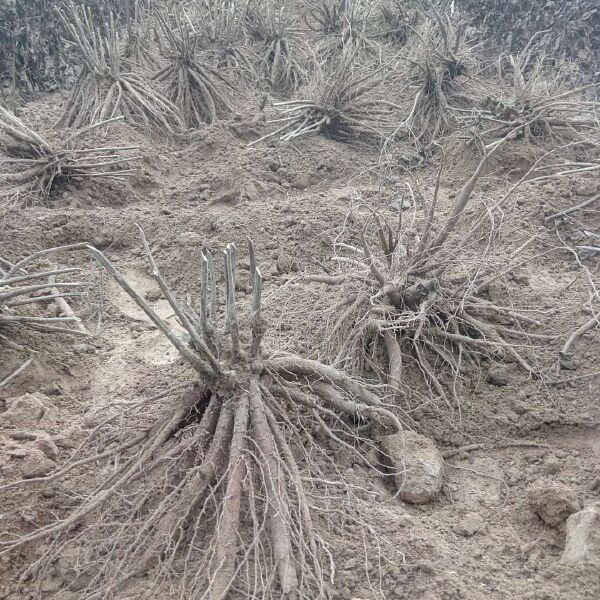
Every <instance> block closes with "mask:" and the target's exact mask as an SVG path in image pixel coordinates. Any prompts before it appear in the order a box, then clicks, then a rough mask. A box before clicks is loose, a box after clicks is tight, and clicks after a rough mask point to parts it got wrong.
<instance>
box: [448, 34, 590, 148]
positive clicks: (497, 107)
mask: <svg viewBox="0 0 600 600" xmlns="http://www.w3.org/2000/svg"><path fill="white" fill-rule="evenodd" d="M534 37H535V36H534ZM533 39H534V38H532V40H533ZM531 51H532V49H531V48H530V47H528V48H526V49H525V50H524V51H523V53H522V54H520V55H519V56H517V57H514V56H510V57H509V58H508V62H509V64H510V69H511V70H512V84H513V85H512V94H511V96H510V97H509V98H492V97H488V98H487V99H486V100H485V101H484V103H483V105H482V109H481V110H480V111H472V110H471V111H467V110H464V111H460V113H461V114H460V116H461V120H462V121H464V122H465V123H467V124H470V125H471V126H472V127H473V128H474V129H475V131H476V135H477V137H478V138H479V139H481V140H482V143H483V144H484V145H485V148H486V150H490V149H492V148H493V147H494V146H495V145H496V144H498V143H499V142H498V140H499V139H502V138H504V137H506V136H510V137H511V139H523V140H525V142H527V143H532V142H535V141H536V140H539V139H541V138H552V139H555V140H558V141H559V142H561V141H562V142H565V141H572V140H583V139H585V138H586V137H588V136H589V135H590V133H592V132H593V131H595V130H597V127H598V114H597V113H598V110H597V102H594V101H588V100H585V99H584V92H586V90H590V89H592V88H595V87H597V84H589V85H586V86H581V87H575V88H572V89H566V90H565V89H564V88H562V89H561V83H560V79H561V77H560V75H559V76H556V77H555V78H554V79H553V80H552V79H551V78H550V77H549V74H548V73H547V72H546V69H544V67H543V57H542V58H539V59H537V61H535V62H534V64H533V65H531V64H529V63H530V57H531Z"/></svg>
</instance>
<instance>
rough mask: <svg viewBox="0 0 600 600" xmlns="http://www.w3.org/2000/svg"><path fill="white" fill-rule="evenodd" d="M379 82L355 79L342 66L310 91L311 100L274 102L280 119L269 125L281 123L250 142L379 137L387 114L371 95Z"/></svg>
mask: <svg viewBox="0 0 600 600" xmlns="http://www.w3.org/2000/svg"><path fill="white" fill-rule="evenodd" d="M380 83H381V80H380V79H379V78H378V77H377V75H373V74H369V75H367V76H366V77H363V78H358V77H356V75H354V74H353V72H352V71H351V69H350V67H349V66H348V65H342V66H341V67H339V68H338V69H337V70H335V71H334V72H333V73H332V74H331V75H330V76H329V77H324V78H323V81H320V82H319V84H318V85H315V86H314V87H313V88H312V90H311V91H310V92H309V95H310V96H312V99H308V98H307V99H305V100H302V99H300V100H289V101H286V102H276V103H275V104H274V106H275V108H277V109H278V110H279V111H281V113H282V116H281V117H279V118H277V119H274V120H272V121H271V123H277V124H280V123H283V124H282V125H280V127H278V128H277V129H276V130H275V131H273V132H271V133H269V134H267V135H265V136H263V137H262V138H260V139H259V140H256V141H254V142H252V143H253V144H256V143H258V142H260V141H262V140H265V139H270V138H272V137H275V136H278V138H279V140H280V141H282V142H289V141H292V140H294V139H297V138H299V137H302V136H305V135H310V134H323V135H325V136H326V137H328V138H331V139H333V140H336V141H340V142H356V141H357V140H361V139H362V140H366V139H368V138H378V137H380V135H381V133H380V130H379V129H378V126H381V125H382V124H383V119H382V117H383V116H384V115H386V114H388V112H389V110H388V108H387V107H386V106H385V105H384V104H383V103H382V102H380V101H379V100H378V98H377V96H376V95H375V94H374V90H376V88H377V87H378V86H379V84H380Z"/></svg>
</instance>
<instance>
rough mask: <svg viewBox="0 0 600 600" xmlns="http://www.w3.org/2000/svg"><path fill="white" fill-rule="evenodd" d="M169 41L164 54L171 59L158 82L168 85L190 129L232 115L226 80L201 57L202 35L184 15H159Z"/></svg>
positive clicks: (158, 74) (171, 99)
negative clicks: (200, 36) (199, 36)
mask: <svg viewBox="0 0 600 600" xmlns="http://www.w3.org/2000/svg"><path fill="white" fill-rule="evenodd" d="M157 19H158V22H159V25H160V28H161V32H162V35H163V37H164V39H165V41H166V46H165V47H163V54H164V56H165V58H167V60H168V64H167V66H166V67H164V68H163V69H161V70H160V71H159V72H158V73H157V74H156V75H155V77H154V78H155V79H156V80H157V81H159V82H161V83H164V84H166V85H167V88H168V96H169V99H170V101H171V102H172V103H173V104H174V105H175V106H177V107H178V108H179V110H180V112H181V114H182V116H183V119H184V121H185V124H186V126H187V127H188V128H193V127H198V126H199V125H200V124H201V123H214V122H215V121H216V120H217V118H218V117H220V116H222V115H225V114H227V113H230V112H232V109H231V107H230V106H229V101H228V99H227V98H226V94H225V90H224V88H225V87H231V85H230V84H229V83H228V82H227V81H226V79H225V78H224V77H223V76H222V75H220V74H219V72H218V71H217V70H215V69H212V68H211V67H210V66H209V65H207V64H204V63H203V61H202V60H201V59H200V57H199V56H198V54H197V44H198V35H197V34H196V32H195V31H191V30H190V26H189V24H188V23H187V22H186V20H185V17H184V15H183V14H182V13H175V14H173V15H163V14H161V13H157Z"/></svg>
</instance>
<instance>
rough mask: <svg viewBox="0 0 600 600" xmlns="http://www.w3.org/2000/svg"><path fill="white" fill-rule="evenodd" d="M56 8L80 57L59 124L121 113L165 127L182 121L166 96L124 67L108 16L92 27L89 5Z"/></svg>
mask: <svg viewBox="0 0 600 600" xmlns="http://www.w3.org/2000/svg"><path fill="white" fill-rule="evenodd" d="M57 10H58V13H59V15H60V17H61V19H62V21H63V24H64V26H65V29H66V30H67V32H68V34H69V37H70V38H71V41H72V42H73V43H75V44H76V46H77V48H78V49H79V51H80V53H81V56H82V59H83V66H82V67H81V71H80V73H79V77H78V78H77V81H76V83H75V86H74V87H73V90H72V92H71V95H70V97H69V99H68V101H67V104H66V106H65V109H64V111H63V114H62V116H61V118H60V119H59V122H58V124H59V125H66V126H67V127H85V126H89V125H92V124H94V123H96V122H98V121H104V120H106V119H110V118H112V117H115V116H120V115H122V116H123V117H125V119H126V120H128V121H131V122H132V123H135V124H138V125H144V126H146V127H155V128H159V129H162V130H164V131H166V132H168V133H174V132H175V131H177V130H179V129H181V128H182V127H183V122H182V120H181V117H180V115H179V112H178V110H177V107H176V106H175V105H174V104H173V103H172V102H171V101H170V100H168V99H167V98H166V97H165V96H164V95H163V94H162V93H161V92H160V91H159V90H156V89H154V88H153V87H152V85H151V83H150V82H149V81H147V80H146V78H145V77H144V76H143V75H142V74H140V73H135V72H133V71H126V70H124V68H123V63H122V59H121V56H120V54H119V51H120V48H119V37H118V34H117V31H116V29H115V24H114V21H113V19H112V17H111V18H110V20H109V21H108V22H107V23H106V24H105V28H104V30H103V31H101V30H99V29H97V28H95V27H94V25H93V22H92V18H91V14H90V10H89V9H88V8H85V7H81V8H79V7H77V6H75V5H74V4H72V3H69V4H66V5H65V6H64V8H62V9H57Z"/></svg>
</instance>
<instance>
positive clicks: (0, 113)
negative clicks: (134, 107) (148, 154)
mask: <svg viewBox="0 0 600 600" xmlns="http://www.w3.org/2000/svg"><path fill="white" fill-rule="evenodd" d="M114 120H118V119H111V120H107V121H104V122H100V123H97V124H95V125H92V126H90V127H86V128H85V129H83V130H80V131H77V132H75V133H72V134H70V135H68V136H67V137H66V138H65V137H64V136H63V138H62V139H60V140H56V141H53V142H48V141H46V140H45V139H44V138H43V137H42V136H41V135H39V134H38V133H36V132H35V131H34V130H33V129H32V128H31V127H28V126H27V125H25V123H23V121H21V120H20V119H19V118H18V117H16V116H15V115H14V114H12V113H11V112H9V111H8V110H6V109H5V108H2V106H0V153H1V154H0V184H2V187H3V189H2V191H0V198H3V197H4V198H9V199H17V200H19V199H20V198H24V199H26V200H27V199H29V198H31V197H33V198H34V199H35V198H40V197H41V198H42V199H44V198H47V197H48V196H49V195H50V193H51V192H52V191H53V190H55V189H56V188H57V187H59V186H60V185H61V184H62V183H64V182H68V181H72V180H76V179H80V180H86V179H91V178H103V179H117V180H121V179H124V178H125V177H127V176H128V175H130V174H132V173H134V172H135V171H136V169H135V168H132V167H131V163H132V162H134V161H136V160H137V158H138V157H136V156H131V151H132V150H135V149H136V147H135V146H114V147H102V146H91V147H88V148H86V147H85V144H84V143H83V140H84V139H85V134H86V133H89V132H90V131H91V130H93V129H96V128H98V127H100V126H104V125H107V124H108V123H110V122H112V121H114Z"/></svg>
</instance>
